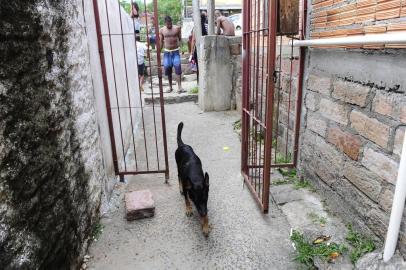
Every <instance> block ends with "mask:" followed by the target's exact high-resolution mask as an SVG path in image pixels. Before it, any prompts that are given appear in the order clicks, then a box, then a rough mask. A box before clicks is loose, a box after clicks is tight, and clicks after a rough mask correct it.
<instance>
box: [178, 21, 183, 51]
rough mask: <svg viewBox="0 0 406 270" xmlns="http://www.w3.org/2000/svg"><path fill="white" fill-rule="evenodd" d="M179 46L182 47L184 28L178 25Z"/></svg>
mask: <svg viewBox="0 0 406 270" xmlns="http://www.w3.org/2000/svg"><path fill="white" fill-rule="evenodd" d="M178 38H179V48H182V28H180V26H179V27H178Z"/></svg>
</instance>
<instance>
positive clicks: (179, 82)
mask: <svg viewBox="0 0 406 270" xmlns="http://www.w3.org/2000/svg"><path fill="white" fill-rule="evenodd" d="M181 77H182V75H176V81H177V82H178V92H179V93H181V92H182V91H183V90H182V79H181Z"/></svg>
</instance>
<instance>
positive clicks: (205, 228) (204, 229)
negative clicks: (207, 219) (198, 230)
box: [202, 224, 210, 237]
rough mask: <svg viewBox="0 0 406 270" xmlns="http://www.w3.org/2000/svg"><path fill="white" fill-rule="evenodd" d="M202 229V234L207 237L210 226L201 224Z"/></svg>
mask: <svg viewBox="0 0 406 270" xmlns="http://www.w3.org/2000/svg"><path fill="white" fill-rule="evenodd" d="M202 231H203V235H204V236H206V237H208V236H209V232H210V226H209V225H208V224H207V225H203V228H202Z"/></svg>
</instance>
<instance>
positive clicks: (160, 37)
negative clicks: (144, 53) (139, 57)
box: [159, 29, 164, 53]
mask: <svg viewBox="0 0 406 270" xmlns="http://www.w3.org/2000/svg"><path fill="white" fill-rule="evenodd" d="M162 44H164V35H163V34H162V29H159V49H160V51H159V53H161V52H162V49H163V46H162Z"/></svg>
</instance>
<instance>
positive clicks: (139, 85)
mask: <svg viewBox="0 0 406 270" xmlns="http://www.w3.org/2000/svg"><path fill="white" fill-rule="evenodd" d="M132 4H133V1H131V5H132ZM144 8H145V12H146V9H147V8H146V6H145V5H144ZM132 21H133V31H134V43H135V53H136V54H137V55H138V51H137V37H136V33H135V22H134V18H132ZM147 54H149V46H148V50H147ZM137 66H138V59H137ZM137 72H138V73H139V71H138V67H137ZM143 75H144V74H143ZM150 77H151V66H150ZM138 89H139V91H138V94H139V96H140V105H141V119H142V133H143V136H144V148H145V160H146V163H147V170H148V169H149V164H148V148H147V137H146V135H145V118H144V102H143V98H142V95H141V83H140V80H138Z"/></svg>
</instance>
